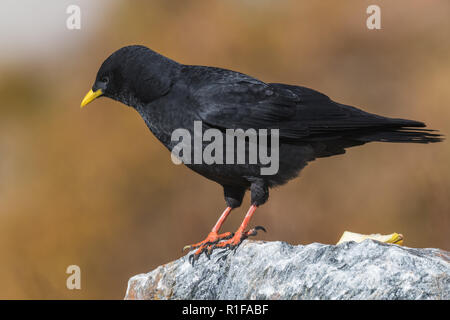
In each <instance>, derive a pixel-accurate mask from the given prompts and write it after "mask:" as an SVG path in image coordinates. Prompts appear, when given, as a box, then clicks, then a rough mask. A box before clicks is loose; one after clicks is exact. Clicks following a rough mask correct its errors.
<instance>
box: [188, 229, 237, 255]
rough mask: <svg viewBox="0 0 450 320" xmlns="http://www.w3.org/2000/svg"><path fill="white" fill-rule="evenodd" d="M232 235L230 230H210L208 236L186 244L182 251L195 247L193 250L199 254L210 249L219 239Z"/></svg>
mask: <svg viewBox="0 0 450 320" xmlns="http://www.w3.org/2000/svg"><path fill="white" fill-rule="evenodd" d="M232 236H233V234H232V233H231V232H225V233H221V234H218V233H217V232H210V233H209V234H208V236H207V237H206V238H205V240H203V241H200V242H197V243H195V244H190V245H187V246H185V247H184V248H183V251H184V250H186V249H188V250H192V249H197V250H196V251H195V254H196V255H200V254H201V253H202V252H205V251H207V250H209V251H210V250H211V249H212V246H213V245H214V244H216V243H218V242H219V241H220V240H226V239H229V238H231V237H232Z"/></svg>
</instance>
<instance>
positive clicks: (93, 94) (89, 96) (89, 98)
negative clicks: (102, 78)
mask: <svg viewBox="0 0 450 320" xmlns="http://www.w3.org/2000/svg"><path fill="white" fill-rule="evenodd" d="M102 94H103V91H102V89H98V90H97V91H95V92H94V91H92V89H91V90H89V92H88V93H87V94H86V96H85V97H84V99H83V101H81V108H83V107H84V106H85V105H87V104H88V103H90V102H91V101H92V100H94V99H95V98H97V97H99V96H101V95H102Z"/></svg>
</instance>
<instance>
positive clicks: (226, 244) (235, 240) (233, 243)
mask: <svg viewBox="0 0 450 320" xmlns="http://www.w3.org/2000/svg"><path fill="white" fill-rule="evenodd" d="M258 230H262V231H264V232H267V231H266V229H265V228H264V227H261V226H256V227H254V228H253V229H250V230H248V231H242V230H238V231H236V233H235V234H234V236H233V237H232V238H231V239H228V240H225V241H221V242H219V243H217V244H214V245H213V248H212V249H216V248H217V249H220V248H222V249H235V248H237V247H238V246H239V245H240V244H241V243H242V241H244V240H245V239H247V238H248V237H252V236H256V235H257V234H258Z"/></svg>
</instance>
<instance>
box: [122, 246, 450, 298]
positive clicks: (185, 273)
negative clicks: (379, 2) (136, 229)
mask: <svg viewBox="0 0 450 320" xmlns="http://www.w3.org/2000/svg"><path fill="white" fill-rule="evenodd" d="M190 254H192V253H190ZM188 255H189V254H188ZM188 255H186V256H184V257H182V258H180V259H178V260H176V261H173V262H170V263H168V264H165V265H162V266H159V267H158V268H156V269H155V270H153V271H151V272H149V273H147V274H140V275H136V276H134V277H132V278H131V279H130V280H129V282H128V289H127V293H126V296H125V299H449V298H450V253H449V252H446V251H442V250H439V249H413V248H407V247H402V246H398V245H393V244H385V243H381V242H377V241H373V240H365V241H363V242H361V243H355V242H346V243H343V244H340V245H324V244H319V243H312V244H309V245H306V246H302V245H298V246H292V245H289V244H287V243H285V242H262V241H250V240H246V241H244V242H243V243H242V244H241V246H239V247H238V248H237V249H236V250H235V251H226V250H216V251H214V253H213V254H212V255H211V259H210V260H208V258H207V257H206V256H204V255H203V256H202V257H201V258H200V259H199V260H198V261H196V263H195V265H194V266H192V265H191V264H190V263H189V259H188Z"/></svg>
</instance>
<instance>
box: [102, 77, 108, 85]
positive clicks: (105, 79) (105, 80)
mask: <svg viewBox="0 0 450 320" xmlns="http://www.w3.org/2000/svg"><path fill="white" fill-rule="evenodd" d="M100 81H101V82H103V83H104V84H107V83H108V82H109V78H108V77H103V78H102V79H101V80H100Z"/></svg>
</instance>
